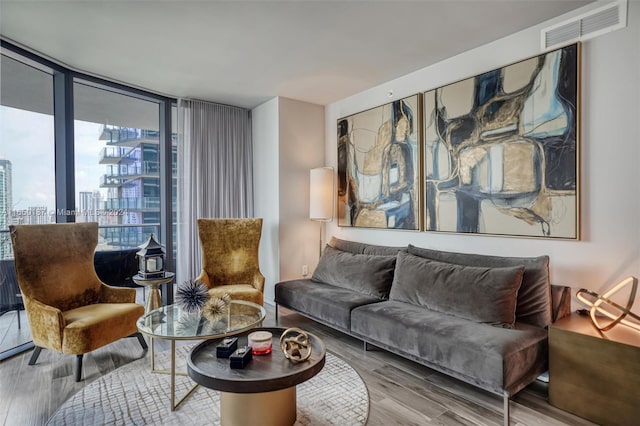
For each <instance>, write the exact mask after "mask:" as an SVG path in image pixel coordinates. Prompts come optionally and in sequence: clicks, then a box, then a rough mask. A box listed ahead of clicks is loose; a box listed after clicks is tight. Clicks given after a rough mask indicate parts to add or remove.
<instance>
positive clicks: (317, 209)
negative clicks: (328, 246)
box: [309, 167, 333, 257]
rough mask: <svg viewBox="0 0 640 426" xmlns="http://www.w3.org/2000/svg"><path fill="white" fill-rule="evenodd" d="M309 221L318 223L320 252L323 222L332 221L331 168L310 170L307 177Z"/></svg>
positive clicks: (320, 253) (320, 252) (320, 251)
mask: <svg viewBox="0 0 640 426" xmlns="http://www.w3.org/2000/svg"><path fill="white" fill-rule="evenodd" d="M309 219H311V220H315V221H318V222H320V242H319V244H320V246H319V248H320V250H319V252H318V257H320V256H322V233H323V231H324V224H325V222H331V221H332V220H333V167H318V168H315V169H311V173H310V175H309Z"/></svg>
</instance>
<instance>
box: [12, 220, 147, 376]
mask: <svg viewBox="0 0 640 426" xmlns="http://www.w3.org/2000/svg"><path fill="white" fill-rule="evenodd" d="M9 230H10V232H11V242H12V244H13V252H14V255H15V266H16V275H17V278H18V285H19V287H20V291H21V292H22V296H23V300H24V305H25V310H26V312H27V318H28V320H29V325H30V327H31V335H32V337H33V343H34V344H35V345H36V348H35V349H34V352H33V354H32V356H31V359H30V360H29V365H34V364H35V363H36V361H37V359H38V356H39V355H40V352H41V351H42V349H43V348H47V349H53V350H56V351H59V352H62V353H64V354H73V355H76V368H75V379H76V381H80V379H81V377H82V356H83V354H85V353H87V352H91V351H93V350H94V349H97V348H99V347H101V346H104V345H106V344H109V343H111V342H114V341H116V340H118V339H120V338H122V337H128V336H135V337H137V338H138V341H139V342H140V345H141V346H142V348H143V349H145V350H146V349H147V344H146V342H145V341H144V338H143V337H142V334H140V333H139V332H138V329H137V327H136V321H137V319H138V318H139V317H140V316H142V315H143V314H144V307H142V305H139V304H136V303H135V299H136V291H135V289H132V288H116V287H111V286H108V285H106V284H104V283H103V282H101V281H100V279H99V278H98V276H97V275H96V272H95V269H94V264H93V255H94V250H95V248H96V245H97V243H98V224H97V223H69V224H48V225H12V226H10V227H9Z"/></svg>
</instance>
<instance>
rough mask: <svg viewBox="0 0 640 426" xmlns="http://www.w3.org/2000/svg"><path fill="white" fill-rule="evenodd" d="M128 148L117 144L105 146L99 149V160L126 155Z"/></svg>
mask: <svg viewBox="0 0 640 426" xmlns="http://www.w3.org/2000/svg"><path fill="white" fill-rule="evenodd" d="M127 151H128V149H126V148H121V147H117V146H106V147H104V148H102V149H101V150H100V161H102V160H104V159H106V158H113V159H119V158H122V157H124V156H125V155H127Z"/></svg>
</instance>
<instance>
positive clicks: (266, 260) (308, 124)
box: [252, 98, 325, 302]
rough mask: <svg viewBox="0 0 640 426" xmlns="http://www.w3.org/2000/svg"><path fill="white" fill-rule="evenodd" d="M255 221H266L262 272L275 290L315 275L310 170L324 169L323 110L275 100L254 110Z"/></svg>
mask: <svg viewBox="0 0 640 426" xmlns="http://www.w3.org/2000/svg"><path fill="white" fill-rule="evenodd" d="M252 120H253V149H254V151H253V156H254V159H253V163H254V177H253V179H254V206H255V216H256V217H263V218H264V223H263V231H262V239H261V243H260V270H261V271H262V273H263V274H264V275H265V278H266V283H265V293H264V298H265V301H267V302H271V301H273V297H274V292H273V286H274V285H275V283H277V282H278V281H281V280H290V279H296V278H301V277H302V265H308V267H309V270H310V271H313V268H315V266H316V263H317V261H318V240H319V233H318V232H319V224H318V223H317V222H312V221H311V220H309V170H310V169H312V168H314V167H320V166H324V165H325V159H324V142H325V135H324V107H322V106H320V105H314V104H310V103H306V102H301V101H296V100H293V99H287V98H274V99H271V100H269V101H268V102H266V103H264V104H262V105H260V106H258V107H256V108H255V109H254V110H253V111H252Z"/></svg>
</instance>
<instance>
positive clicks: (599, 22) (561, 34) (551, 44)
mask: <svg viewBox="0 0 640 426" xmlns="http://www.w3.org/2000/svg"><path fill="white" fill-rule="evenodd" d="M626 26H627V0H617V1H614V2H612V3H609V4H606V5H604V6H600V7H598V8H596V9H593V10H591V11H589V12H586V13H583V14H582V15H579V16H576V17H573V18H571V19H570V20H568V21H564V22H560V23H558V24H555V25H553V26H551V27H548V28H545V29H543V30H542V32H541V36H542V49H543V50H550V49H553V48H556V47H560V46H562V45H566V44H568V43H569V42H576V41H584V40H589V39H591V38H594V37H597V36H599V35H601V34H606V33H609V32H611V31H615V30H617V29H620V28H625V27H626Z"/></svg>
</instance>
